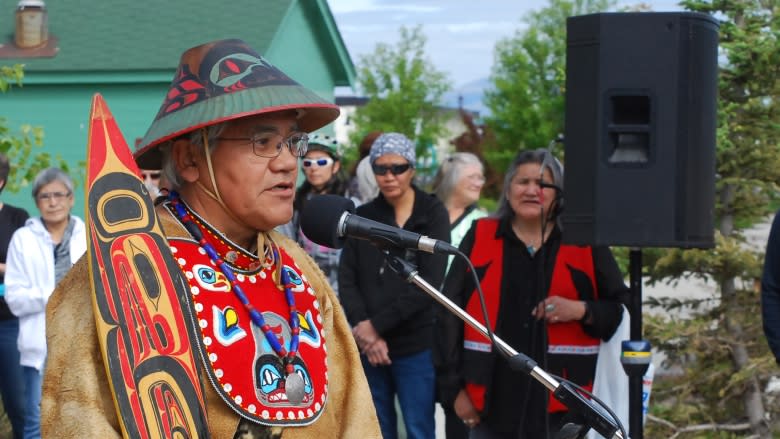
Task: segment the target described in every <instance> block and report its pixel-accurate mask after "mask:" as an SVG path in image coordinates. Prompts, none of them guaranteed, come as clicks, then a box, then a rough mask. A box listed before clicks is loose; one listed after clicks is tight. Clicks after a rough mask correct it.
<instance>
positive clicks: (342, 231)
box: [301, 195, 458, 254]
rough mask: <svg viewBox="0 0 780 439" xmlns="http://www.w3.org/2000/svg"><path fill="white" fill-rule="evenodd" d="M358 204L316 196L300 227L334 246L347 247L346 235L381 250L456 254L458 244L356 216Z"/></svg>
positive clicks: (339, 197)
mask: <svg viewBox="0 0 780 439" xmlns="http://www.w3.org/2000/svg"><path fill="white" fill-rule="evenodd" d="M354 212H355V203H353V202H352V200H349V199H347V198H344V197H342V196H339V195H317V196H315V197H312V198H310V199H309V200H307V201H306V205H305V206H304V207H303V212H301V230H303V234H304V235H306V237H307V238H309V239H310V240H312V241H314V242H316V243H317V244H320V245H324V246H327V247H331V248H341V247H343V246H344V242H345V240H346V238H348V237H349V238H357V239H365V240H367V241H371V243H373V244H374V245H376V246H377V247H379V248H381V249H385V248H387V247H398V248H410V249H414V250H421V251H424V252H428V253H439V254H442V253H443V254H456V253H457V252H458V249H457V247H453V246H452V245H450V244H448V243H446V242H444V241H439V240H438V239H433V238H429V237H427V236H425V235H421V234H419V233H414V232H410V231H408V230H404V229H400V228H398V227H393V226H388V225H387V224H382V223H380V222H378V221H374V220H370V219H368V218H363V217H361V216H358V215H355V214H354Z"/></svg>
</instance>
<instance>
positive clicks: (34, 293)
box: [5, 168, 87, 439]
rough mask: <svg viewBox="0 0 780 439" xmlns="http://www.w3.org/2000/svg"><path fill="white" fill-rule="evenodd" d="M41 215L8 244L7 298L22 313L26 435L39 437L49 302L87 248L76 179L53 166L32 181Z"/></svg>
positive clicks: (10, 306)
mask: <svg viewBox="0 0 780 439" xmlns="http://www.w3.org/2000/svg"><path fill="white" fill-rule="evenodd" d="M32 195H33V198H34V199H35V205H36V206H37V207H38V210H39V211H40V214H41V215H40V216H39V217H33V218H29V219H28V220H27V222H26V223H25V226H24V227H22V228H20V229H19V230H17V231H16V232H15V233H14V235H13V237H11V243H10V244H9V246H8V259H7V261H6V273H5V288H6V297H5V300H6V302H7V303H8V307H9V308H10V309H11V312H12V313H14V315H16V316H17V317H19V339H18V347H19V355H20V362H21V364H22V370H23V374H24V384H25V396H26V398H25V400H26V404H25V415H24V438H25V439H31V438H40V437H41V432H40V413H41V412H40V402H41V384H42V377H43V366H44V364H45V362H46V303H47V302H48V301H49V296H50V295H51V293H52V292H53V291H54V287H55V286H56V285H57V283H58V282H59V281H60V280H61V279H62V278H63V277H64V276H65V273H67V272H68V270H70V267H72V266H73V264H74V263H75V262H76V261H77V260H78V259H79V258H80V257H81V255H83V254H84V252H85V251H86V250H87V238H86V231H85V227H84V222H83V221H82V220H81V218H78V217H76V216H73V215H71V213H70V212H71V209H73V181H72V180H71V178H70V177H69V176H68V174H66V173H65V172H64V171H62V170H61V169H58V168H48V169H44V170H43V171H41V172H40V173H39V174H38V175H37V176H36V177H35V181H34V182H33V190H32Z"/></svg>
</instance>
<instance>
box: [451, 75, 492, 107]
mask: <svg viewBox="0 0 780 439" xmlns="http://www.w3.org/2000/svg"><path fill="white" fill-rule="evenodd" d="M491 86H492V84H491V83H490V80H489V79H488V78H482V79H477V80H476V81H472V82H469V83H467V84H463V85H461V86H459V87H457V88H456V89H454V90H453V91H451V92H449V93H447V94H445V95H444V98H443V99H444V105H445V106H447V107H452V108H458V105H459V100H460V99H461V97H462V98H463V108H465V109H467V110H471V111H477V112H479V115H480V116H484V115H486V114H489V113H490V110H488V108H487V107H486V106H485V104H483V103H482V98H483V96H484V93H485V90H486V89H488V88H490V87H491Z"/></svg>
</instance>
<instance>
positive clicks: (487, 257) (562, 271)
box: [463, 218, 599, 412]
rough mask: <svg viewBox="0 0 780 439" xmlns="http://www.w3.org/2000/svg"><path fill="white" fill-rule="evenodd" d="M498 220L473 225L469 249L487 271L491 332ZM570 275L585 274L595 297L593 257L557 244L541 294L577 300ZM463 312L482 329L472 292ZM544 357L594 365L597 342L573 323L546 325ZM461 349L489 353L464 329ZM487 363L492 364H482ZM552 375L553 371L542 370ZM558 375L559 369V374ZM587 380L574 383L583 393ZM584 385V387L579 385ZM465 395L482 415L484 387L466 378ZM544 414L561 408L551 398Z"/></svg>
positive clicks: (499, 252)
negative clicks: (573, 357)
mask: <svg viewBox="0 0 780 439" xmlns="http://www.w3.org/2000/svg"><path fill="white" fill-rule="evenodd" d="M498 224H499V220H498V219H494V218H484V219H480V220H478V221H477V227H476V234H475V237H474V238H475V239H474V247H473V248H472V250H471V255H469V256H470V259H471V262H472V264H474V266H475V267H487V269H486V271H485V275H484V277H483V278H482V280H481V282H480V285H481V286H482V292H483V293H484V295H485V305H486V306H487V313H488V318H489V319H490V323H491V329H493V330H495V323H496V320H497V318H498V310H499V306H500V300H501V281H502V278H503V264H504V261H503V249H504V240H503V239H501V238H499V237H496V230H497V229H498ZM572 271H577V272H579V273H583V274H585V275H586V276H587V277H588V279H589V281H590V283H591V286H592V291H593V292H594V298H593V299H594V300H595V299H597V298H598V296H597V294H598V293H597V290H596V281H595V277H594V268H593V255H592V252H591V248H590V247H579V246H572V245H561V246H560V248H559V249H558V254H557V257H556V259H555V266H554V268H553V274H552V282H551V283H550V287H549V289H548V292H547V295H548V297H549V294H550V292H554V293H555V294H554V295H556V296H561V297H565V298H567V299H573V300H581V299H580V297H579V295H578V292H577V289H576V288H575V285H574V282H573V281H572V275H571V273H572ZM466 311H467V312H468V313H469V314H470V315H471V316H472V317H474V318H475V319H477V320H478V321H479V322H480V323H482V324H483V325H484V324H485V321H484V319H483V318H482V308H481V306H480V302H479V296H478V295H477V293H476V289H475V290H474V292H473V293H472V294H471V296H470V299H469V301H468V304H467V305H466ZM546 327H547V343H548V346H547V355H548V360H549V359H550V358H552V357H554V356H556V355H565V354H578V355H585V356H591V357H592V360H593V362H594V365H595V358H596V355H597V354H598V348H599V340H598V339H597V338H593V337H591V336H589V335H587V334H586V333H585V331H584V330H583V329H582V324H581V323H580V322H577V321H571V322H565V323H553V324H549V323H548V324H547V325H546ZM463 335H464V337H463V348H464V349H467V350H470V351H477V352H483V353H489V352H491V350H492V347H491V345H490V342H489V340H488V339H487V338H485V337H484V336H483V335H482V334H480V333H479V332H477V331H476V330H474V329H473V328H471V327H470V326H469V325H465V324H464V333H463ZM486 364H492V363H486ZM548 372H552V373H558V372H556V371H548ZM560 372H562V373H564V378H566V376H565V373H566V371H565V369H564V370H563V371H560ZM592 379H593V378H592V377H591V378H590V382H587V383H578V384H580V385H581V386H582V387H584V388H585V389H587V390H591V389H592V386H593V382H592ZM583 384H584V385H583ZM466 391H467V392H468V394H469V397H470V398H471V401H472V403H473V404H474V406H475V407H476V408H477V410H480V411H481V410H483V409H484V407H485V391H486V388H485V386H484V385H481V384H476V383H473V382H468V377H466ZM549 400H550V404H549V406H548V410H549V411H550V412H558V411H564V410H566V406H564V405H563V404H561V403H560V402H558V401H557V400H556V399H555V398H553V397H552V396H551V397H550V398H549Z"/></svg>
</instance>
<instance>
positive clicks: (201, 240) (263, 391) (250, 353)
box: [166, 193, 327, 426]
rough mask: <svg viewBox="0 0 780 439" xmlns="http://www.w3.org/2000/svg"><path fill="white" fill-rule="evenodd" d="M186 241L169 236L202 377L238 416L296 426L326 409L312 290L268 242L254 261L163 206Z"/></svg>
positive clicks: (177, 208) (174, 200)
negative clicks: (185, 287)
mask: <svg viewBox="0 0 780 439" xmlns="http://www.w3.org/2000/svg"><path fill="white" fill-rule="evenodd" d="M166 207H168V208H169V209H170V210H171V212H172V213H173V214H174V216H176V217H177V218H179V220H180V221H181V222H182V224H183V225H184V226H185V227H186V228H187V230H188V231H189V232H190V234H191V235H192V236H193V239H194V240H192V239H180V238H171V239H169V243H170V247H171V251H172V252H173V255H174V258H175V259H176V260H177V262H178V263H179V267H180V268H181V270H182V272H183V273H184V276H185V277H186V279H187V282H188V283H189V285H190V293H191V296H192V301H193V303H194V309H195V313H194V318H195V319H196V324H197V326H198V327H199V328H200V344H199V350H200V354H201V359H202V361H203V364H204V369H205V370H206V372H207V375H208V377H209V380H210V381H211V383H212V384H213V386H214V388H215V389H216V391H217V393H219V395H220V396H221V397H222V399H223V400H224V401H225V402H226V403H227V404H228V405H229V406H230V407H231V408H232V409H233V410H234V411H236V412H237V413H238V414H239V415H241V416H242V417H244V418H247V419H249V420H251V421H254V422H257V423H259V424H263V425H275V426H301V425H308V424H311V423H312V422H314V421H315V420H316V419H317V418H318V417H319V415H320V414H321V413H322V410H323V409H324V407H325V401H326V396H327V363H326V349H325V340H324V334H323V329H322V317H321V315H320V311H319V302H318V301H317V298H316V296H315V292H314V290H313V289H312V288H311V286H310V285H309V283H308V282H307V280H306V278H305V276H304V275H303V274H302V273H301V270H300V269H299V268H298V266H297V265H296V264H295V261H294V260H293V259H292V258H291V257H290V256H289V255H288V254H287V253H285V251H284V250H283V249H282V248H280V247H278V246H276V245H275V244H273V243H270V246H269V247H266V248H267V249H268V251H267V252H264V253H265V254H264V257H263V260H262V261H261V260H260V259H259V258H258V257H256V256H255V255H253V254H251V253H249V252H247V251H245V250H243V249H242V248H241V247H239V246H237V245H235V244H233V243H231V242H230V241H228V240H226V239H225V238H224V237H223V236H222V235H221V234H219V233H218V232H216V231H215V230H214V229H213V228H212V227H210V226H209V225H208V224H207V223H206V222H205V221H204V220H203V219H201V218H200V217H198V216H197V215H196V214H194V213H193V212H191V211H189V209H187V207H186V206H185V205H184V203H183V202H182V201H180V200H179V199H178V197H177V196H176V194H175V193H173V194H172V197H171V201H169V202H168V203H167V204H166Z"/></svg>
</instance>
